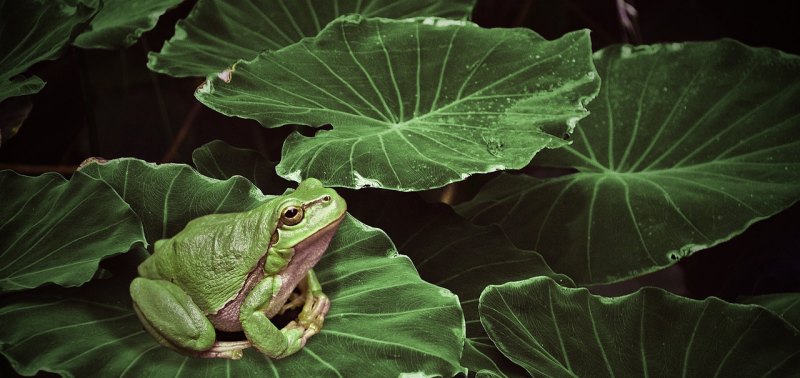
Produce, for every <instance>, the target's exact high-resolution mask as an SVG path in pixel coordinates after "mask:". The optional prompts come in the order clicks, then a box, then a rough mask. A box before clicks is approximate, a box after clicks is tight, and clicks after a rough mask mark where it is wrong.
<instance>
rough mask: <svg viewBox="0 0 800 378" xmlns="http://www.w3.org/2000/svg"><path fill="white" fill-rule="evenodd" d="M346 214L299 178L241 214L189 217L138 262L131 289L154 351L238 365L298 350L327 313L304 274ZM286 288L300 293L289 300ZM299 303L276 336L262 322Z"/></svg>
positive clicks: (312, 279)
mask: <svg viewBox="0 0 800 378" xmlns="http://www.w3.org/2000/svg"><path fill="white" fill-rule="evenodd" d="M346 207H347V205H346V204H345V201H344V199H342V197H340V196H339V195H338V194H337V193H336V192H335V191H334V190H333V189H330V188H325V187H323V186H322V184H321V183H320V182H319V181H318V180H316V179H307V180H305V181H303V182H302V183H301V184H300V185H299V187H298V188H297V190H295V191H293V192H289V193H286V194H284V195H281V196H278V197H275V198H272V199H270V200H269V201H267V202H265V203H264V204H262V205H260V206H258V207H256V208H254V209H252V210H250V211H246V212H242V213H232V214H212V215H206V216H203V217H200V218H197V219H194V220H192V221H191V222H189V223H188V224H187V225H186V227H185V228H184V229H183V230H182V231H180V232H179V233H178V234H176V235H175V236H173V237H172V238H170V239H164V240H159V241H157V242H156V243H155V252H154V253H153V255H152V256H150V257H149V258H148V259H147V260H145V261H144V262H143V263H142V264H141V265H139V275H140V277H137V278H136V279H134V280H133V282H132V283H131V287H130V292H131V297H132V298H133V303H134V309H135V310H136V314H137V315H138V316H139V319H140V320H141V321H142V324H143V325H144V328H145V329H146V330H147V331H148V332H150V334H152V335H153V336H154V337H155V338H156V339H157V340H158V341H159V342H160V343H161V344H163V345H165V346H168V347H170V348H172V349H174V350H176V351H178V352H181V353H184V354H187V355H191V356H196V357H205V358H212V357H221V358H231V359H238V358H241V356H242V350H243V349H245V348H248V347H250V346H254V347H255V348H256V349H258V350H259V351H260V352H261V353H263V354H265V355H267V356H269V357H273V358H281V357H285V356H288V355H290V354H293V353H295V352H297V351H299V350H300V349H301V348H302V347H303V346H304V345H305V343H306V341H308V339H309V338H310V337H311V336H312V335H314V334H316V333H318V332H319V331H320V329H321V328H322V323H323V320H324V318H325V315H326V314H327V312H328V309H329V308H330V300H329V299H328V297H327V296H325V294H323V293H322V288H321V286H320V283H319V281H318V280H317V278H316V276H315V275H314V271H313V270H312V268H313V267H314V265H316V264H317V262H318V261H319V260H320V258H321V257H322V254H323V253H324V252H325V249H327V248H328V244H329V243H330V241H331V238H333V235H334V234H335V233H336V230H337V229H338V227H339V224H340V223H341V221H342V219H344V214H345V211H346ZM295 288H299V289H300V290H301V295H300V296H295V297H294V298H293V299H291V300H289V298H290V296H291V294H292V292H293V291H294V289H295ZM287 300H289V301H288V303H287ZM300 305H302V306H303V308H302V310H301V311H300V314H299V315H298V316H297V319H295V320H293V321H291V322H290V323H289V324H287V325H286V326H285V327H283V329H278V328H277V327H276V326H275V325H273V324H272V323H271V322H270V318H271V317H273V316H275V315H276V314H280V313H282V312H283V311H285V310H287V309H290V308H295V307H299V306H300ZM215 329H216V330H220V331H225V332H238V331H243V332H244V335H245V337H246V340H242V341H219V340H217V337H216V332H215Z"/></svg>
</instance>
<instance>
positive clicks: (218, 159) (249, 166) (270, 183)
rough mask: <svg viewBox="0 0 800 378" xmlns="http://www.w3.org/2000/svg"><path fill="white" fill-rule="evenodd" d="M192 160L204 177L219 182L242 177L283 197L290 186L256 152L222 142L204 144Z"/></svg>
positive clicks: (270, 163)
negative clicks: (284, 190) (237, 176)
mask: <svg viewBox="0 0 800 378" xmlns="http://www.w3.org/2000/svg"><path fill="white" fill-rule="evenodd" d="M192 161H193V162H194V165H195V166H196V167H197V171H198V172H200V173H201V174H203V175H205V176H208V177H211V178H215V179H218V180H226V179H228V178H230V177H233V176H236V175H239V176H242V177H244V178H246V179H248V180H250V182H252V183H253V184H256V186H257V187H259V189H261V190H262V191H264V192H265V193H269V190H274V192H272V193H271V194H276V195H279V194H283V189H281V188H286V187H287V186H288V184H289V182H288V181H286V180H284V179H283V178H281V177H280V176H278V175H277V174H275V163H273V162H271V161H269V160H268V159H267V158H265V157H264V156H262V155H261V154H259V153H258V152H256V151H253V150H248V149H245V148H236V147H233V146H231V145H229V144H227V143H225V142H223V141H221V140H215V141H211V142H208V143H206V144H204V145H203V146H201V147H199V148H197V149H195V150H194V152H192Z"/></svg>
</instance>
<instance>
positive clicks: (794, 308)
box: [738, 293, 800, 330]
mask: <svg viewBox="0 0 800 378" xmlns="http://www.w3.org/2000/svg"><path fill="white" fill-rule="evenodd" d="M738 302H739V303H745V304H756V305H759V306H762V307H765V308H767V309H768V310H770V311H772V312H774V313H775V314H776V315H778V316H780V317H781V318H783V320H785V321H786V322H788V323H789V324H791V325H792V326H794V328H795V329H798V330H800V293H780V294H767V295H759V296H753V297H746V298H741V299H739V300H738Z"/></svg>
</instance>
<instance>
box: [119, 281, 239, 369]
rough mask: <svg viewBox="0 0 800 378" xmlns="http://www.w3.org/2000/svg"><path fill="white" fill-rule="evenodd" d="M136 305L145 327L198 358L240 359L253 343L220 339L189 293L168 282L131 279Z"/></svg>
mask: <svg viewBox="0 0 800 378" xmlns="http://www.w3.org/2000/svg"><path fill="white" fill-rule="evenodd" d="M130 292H131V298H133V308H134V310H135V311H136V315H138V316H139V320H141V322H142V325H144V328H145V330H147V332H149V333H150V334H151V335H153V337H154V338H155V339H156V340H158V342H159V343H161V344H162V345H164V346H167V347H169V348H171V349H173V350H175V351H178V352H180V353H182V354H186V355H190V356H195V357H206V358H210V357H222V358H232V359H237V358H240V357H241V356H242V349H244V348H247V347H249V346H250V343H249V342H216V332H215V331H214V326H213V325H212V324H211V322H210V321H209V320H208V318H206V316H205V315H204V314H203V312H202V311H201V310H200V308H199V307H197V305H196V304H195V303H194V301H192V299H191V298H190V297H189V295H188V294H186V292H184V291H183V289H181V288H180V287H178V286H177V285H175V284H173V283H171V282H169V281H165V280H154V279H147V278H142V277H138V278H135V279H134V280H133V282H131V287H130Z"/></svg>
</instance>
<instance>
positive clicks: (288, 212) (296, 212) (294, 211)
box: [281, 206, 303, 226]
mask: <svg viewBox="0 0 800 378" xmlns="http://www.w3.org/2000/svg"><path fill="white" fill-rule="evenodd" d="M301 220H303V208H302V207H295V206H289V207H287V208H285V209H283V211H282V212H281V221H282V222H283V224H285V225H287V226H294V225H296V224H298V223H300V221H301Z"/></svg>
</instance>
